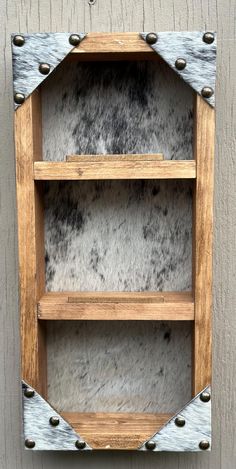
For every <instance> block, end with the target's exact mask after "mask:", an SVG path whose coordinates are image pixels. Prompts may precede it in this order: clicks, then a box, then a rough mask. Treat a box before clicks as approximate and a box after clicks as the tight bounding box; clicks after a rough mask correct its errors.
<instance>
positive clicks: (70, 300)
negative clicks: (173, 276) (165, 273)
mask: <svg viewBox="0 0 236 469" xmlns="http://www.w3.org/2000/svg"><path fill="white" fill-rule="evenodd" d="M38 318H39V319H40V320H160V321H165V320H166V321H167V320H168V321H192V320H194V301H193V297H192V293H191V292H131V293H130V292H125V293H120V292H109V293H108V292H97V293H94V292H92V293H91V292H81V293H80V292H57V293H54V292H48V293H45V294H44V295H43V296H42V298H41V299H40V301H39V303H38Z"/></svg>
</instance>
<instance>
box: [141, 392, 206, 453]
mask: <svg viewBox="0 0 236 469" xmlns="http://www.w3.org/2000/svg"><path fill="white" fill-rule="evenodd" d="M210 391H211V389H210V387H207V388H205V389H204V390H203V391H202V392H207V393H210ZM200 394H201V393H199V394H198V395H197V396H195V397H194V398H193V399H192V400H191V401H190V402H189V403H188V404H187V405H185V406H184V408H183V409H182V410H180V411H179V412H178V414H176V415H175V416H174V417H173V418H172V419H171V420H170V421H169V422H168V423H167V424H166V425H164V427H163V428H162V429H161V430H160V431H159V432H158V433H156V434H155V435H154V436H153V437H151V438H150V439H151V441H153V442H155V443H156V447H155V448H154V451H178V452H180V451H201V448H200V446H199V444H200V443H201V442H202V441H204V442H206V443H209V447H208V448H207V451H210V450H211V400H209V401H208V402H203V401H202V400H201V398H200ZM179 417H181V418H182V419H184V420H185V425H184V426H182V427H179V426H178V425H176V423H175V419H176V418H179ZM140 451H147V448H146V446H145V444H144V445H142V446H141V448H140Z"/></svg>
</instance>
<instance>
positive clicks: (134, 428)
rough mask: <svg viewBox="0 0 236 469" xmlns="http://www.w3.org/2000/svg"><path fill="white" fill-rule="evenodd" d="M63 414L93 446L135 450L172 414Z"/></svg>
mask: <svg viewBox="0 0 236 469" xmlns="http://www.w3.org/2000/svg"><path fill="white" fill-rule="evenodd" d="M62 417H63V418H64V419H65V420H67V422H68V423H69V424H70V425H71V426H72V427H73V429H74V430H75V431H76V432H77V433H78V434H79V435H80V436H81V438H83V439H84V440H85V441H86V443H87V444H88V445H90V446H91V447H92V448H93V449H102V450H104V449H108V450H109V449H125V450H134V449H137V448H138V447H139V446H141V445H142V444H143V443H144V442H145V441H146V440H148V439H150V438H151V437H152V436H153V434H154V433H156V432H157V431H159V430H160V429H161V428H162V426H163V425H165V424H166V422H168V420H169V419H170V418H171V417H173V414H144V413H137V414H136V413H132V414H131V413H76V412H65V413H63V414H62Z"/></svg>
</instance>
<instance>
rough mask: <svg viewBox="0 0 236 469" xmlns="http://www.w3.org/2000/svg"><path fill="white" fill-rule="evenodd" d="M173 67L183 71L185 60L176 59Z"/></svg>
mask: <svg viewBox="0 0 236 469" xmlns="http://www.w3.org/2000/svg"><path fill="white" fill-rule="evenodd" d="M175 66H176V68H177V70H183V69H184V68H185V67H186V60H185V59H181V58H179V59H177V60H176V61H175Z"/></svg>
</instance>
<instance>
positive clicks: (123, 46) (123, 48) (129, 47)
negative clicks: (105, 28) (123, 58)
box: [70, 33, 157, 56]
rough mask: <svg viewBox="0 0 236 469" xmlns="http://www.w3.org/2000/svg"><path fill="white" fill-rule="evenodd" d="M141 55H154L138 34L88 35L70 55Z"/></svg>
mask: <svg viewBox="0 0 236 469" xmlns="http://www.w3.org/2000/svg"><path fill="white" fill-rule="evenodd" d="M127 52H128V53H140V52H141V53H142V52H144V53H145V55H146V54H149V55H156V56H157V54H156V53H155V52H153V50H152V48H151V47H150V46H149V45H148V44H147V43H146V42H145V41H144V40H143V39H142V38H141V37H140V35H139V33H88V34H87V36H86V37H85V39H83V41H81V43H80V44H79V45H78V46H77V47H75V48H74V49H72V51H71V53H70V54H74V55H79V54H94V53H96V54H99V53H105V54H107V53H114V54H117V53H118V54H120V53H122V54H124V53H127Z"/></svg>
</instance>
